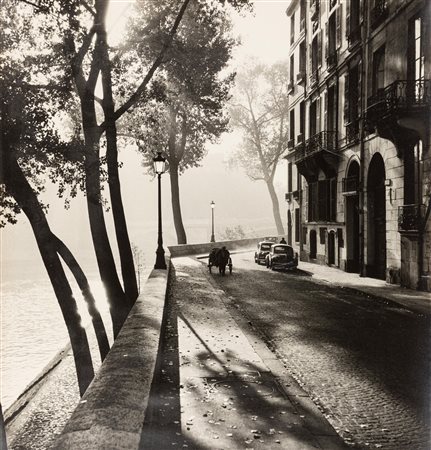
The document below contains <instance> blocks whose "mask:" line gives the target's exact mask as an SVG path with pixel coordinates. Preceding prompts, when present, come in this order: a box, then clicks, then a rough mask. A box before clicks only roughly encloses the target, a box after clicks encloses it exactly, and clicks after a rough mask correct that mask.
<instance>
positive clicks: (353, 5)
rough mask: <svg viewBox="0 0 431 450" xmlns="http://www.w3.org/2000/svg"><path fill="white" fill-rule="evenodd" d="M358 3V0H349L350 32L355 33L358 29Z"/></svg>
mask: <svg viewBox="0 0 431 450" xmlns="http://www.w3.org/2000/svg"><path fill="white" fill-rule="evenodd" d="M359 2H360V0H350V30H349V31H355V30H357V28H358V27H359V7H360V5H359Z"/></svg>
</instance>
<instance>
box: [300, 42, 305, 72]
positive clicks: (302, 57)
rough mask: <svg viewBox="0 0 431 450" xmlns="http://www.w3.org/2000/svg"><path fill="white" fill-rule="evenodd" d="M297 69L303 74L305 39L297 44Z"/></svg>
mask: <svg viewBox="0 0 431 450" xmlns="http://www.w3.org/2000/svg"><path fill="white" fill-rule="evenodd" d="M299 71H300V72H301V73H303V74H305V41H302V42H301V43H300V44H299Z"/></svg>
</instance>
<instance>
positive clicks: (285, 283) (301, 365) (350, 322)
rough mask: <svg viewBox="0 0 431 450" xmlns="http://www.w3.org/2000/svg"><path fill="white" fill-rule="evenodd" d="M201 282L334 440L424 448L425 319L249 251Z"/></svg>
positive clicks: (427, 324)
mask: <svg viewBox="0 0 431 450" xmlns="http://www.w3.org/2000/svg"><path fill="white" fill-rule="evenodd" d="M233 259H234V273H233V275H232V276H226V277H220V276H218V274H217V275H213V276H212V277H211V282H212V283H215V284H216V285H217V286H219V287H220V288H222V289H223V290H224V291H225V292H226V294H227V299H228V300H227V303H228V307H230V308H231V309H234V310H236V311H237V314H240V315H242V316H244V317H246V319H247V321H248V325H249V327H251V328H252V329H254V330H255V331H256V332H257V333H259V334H261V335H262V336H264V340H265V341H266V342H267V344H268V345H269V346H270V348H271V349H272V350H273V351H275V352H276V354H278V356H280V357H281V358H282V360H283V362H284V364H285V366H286V367H287V368H288V370H289V372H290V373H291V374H292V375H293V376H294V377H295V378H296V379H297V380H298V381H299V383H300V384H301V386H302V387H303V388H304V389H305V390H306V391H307V392H308V393H309V394H310V395H311V396H312V398H313V399H314V401H315V402H316V403H317V404H319V405H320V407H321V409H322V410H323V411H324V412H325V414H326V416H327V417H328V419H329V420H330V422H331V423H332V425H333V426H334V428H335V429H337V431H338V432H339V433H340V435H341V436H342V437H343V438H344V440H345V441H346V442H347V443H349V444H352V445H356V446H358V447H360V448H387V449H416V450H417V449H424V450H425V449H429V448H430V428H429V425H428V424H429V421H430V416H429V404H430V397H429V392H430V370H429V369H430V366H429V350H430V348H429V345H430V333H429V331H430V320H429V319H430V318H429V316H425V315H420V314H417V313H414V312H411V311H409V310H408V309H407V308H404V307H401V306H399V305H397V304H395V303H391V302H385V301H383V300H379V299H377V298H373V297H370V296H367V295H365V294H361V293H359V292H356V291H354V290H351V289H343V288H340V287H334V286H331V285H330V284H328V283H324V282H316V281H312V280H311V278H310V277H309V276H308V275H307V274H306V273H304V272H301V271H299V272H297V273H279V272H272V271H270V270H268V269H266V268H265V267H263V266H257V265H256V264H255V263H254V261H253V254H252V253H242V254H237V255H234V258H233Z"/></svg>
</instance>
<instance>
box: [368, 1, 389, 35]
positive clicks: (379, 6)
mask: <svg viewBox="0 0 431 450" xmlns="http://www.w3.org/2000/svg"><path fill="white" fill-rule="evenodd" d="M388 12H389V9H388V5H387V0H376V5H375V6H374V8H373V9H372V10H371V28H372V29H373V30H374V29H376V28H377V27H378V26H379V25H380V24H381V23H382V22H383V21H384V20H385V19H386V18H387V17H388Z"/></svg>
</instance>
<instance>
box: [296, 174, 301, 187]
mask: <svg viewBox="0 0 431 450" xmlns="http://www.w3.org/2000/svg"><path fill="white" fill-rule="evenodd" d="M296 189H297V190H298V191H300V190H301V174H300V173H299V172H298V170H297V171H296Z"/></svg>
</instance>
